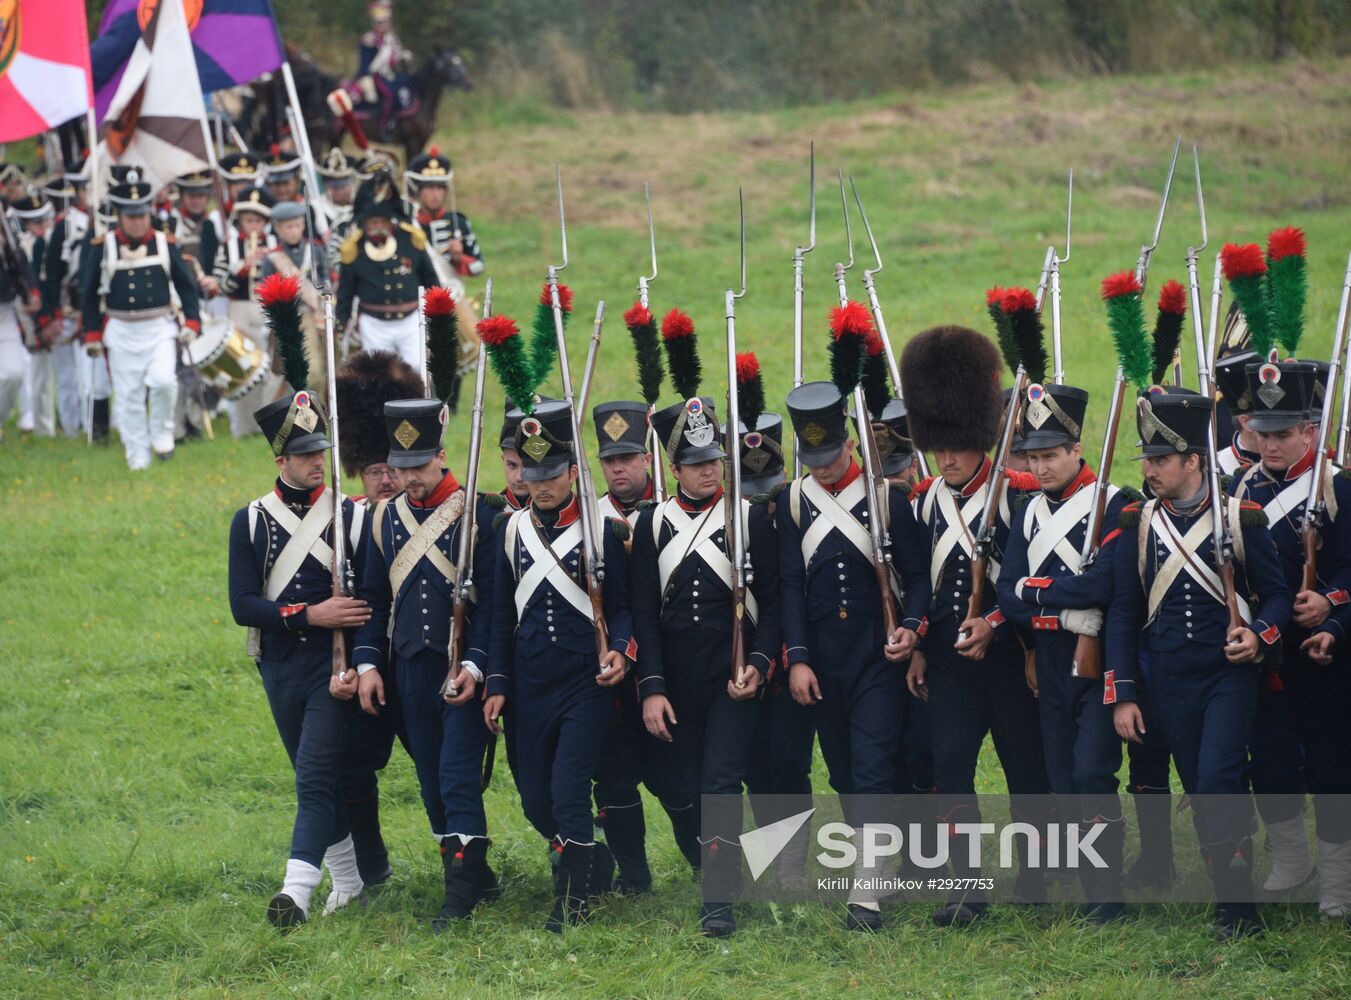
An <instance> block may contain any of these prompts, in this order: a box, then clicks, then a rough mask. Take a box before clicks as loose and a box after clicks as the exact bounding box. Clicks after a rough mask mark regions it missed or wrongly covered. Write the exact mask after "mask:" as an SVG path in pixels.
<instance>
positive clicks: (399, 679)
mask: <svg viewBox="0 0 1351 1000" xmlns="http://www.w3.org/2000/svg"><path fill="white" fill-rule="evenodd" d="M385 420H386V424H387V426H388V431H389V456H388V457H389V464H390V465H391V466H393V467H394V468H396V469H398V470H399V479H400V482H401V485H402V486H403V493H401V494H400V495H398V496H397V497H395V498H394V499H393V500H383V501H381V502H380V503H379V504H378V505H377V506H376V508H375V511H374V513H373V515H372V524H371V531H370V533H369V538H368V541H367V543H366V569H365V571H364V573H363V576H362V579H361V586H360V589H359V591H358V594H359V596H360V597H361V598H362V599H363V600H365V601H367V602H368V603H369V605H370V608H371V618H370V620H369V621H368V622H367V623H366V624H365V625H363V626H362V627H361V630H360V631H359V632H358V633H357V637H356V642H357V646H356V649H355V650H354V651H353V659H354V661H355V662H356V664H357V668H356V669H357V672H358V674H359V675H360V677H361V680H360V694H361V707H362V708H363V709H364V710H365V711H366V712H368V713H370V714H371V715H379V714H381V713H382V712H387V711H390V708H389V707H387V706H386V698H385V692H384V683H383V680H382V678H383V677H385V676H392V677H394V678H395V679H396V684H397V687H398V690H399V694H400V706H401V709H402V713H403V721H404V728H405V730H406V733H407V738H408V747H409V751H410V753H411V754H412V757H413V763H414V765H415V766H416V769H417V775H418V784H419V786H420V787H421V789H422V802H423V805H424V807H425V808H426V810H427V818H428V819H429V820H430V821H431V827H432V835H433V836H434V837H435V838H436V839H437V842H438V844H439V845H440V851H441V860H442V865H443V867H444V874H445V900H444V901H443V902H442V904H441V909H440V912H439V913H438V914H437V916H436V919H435V920H434V921H433V924H432V926H433V928H435V929H436V930H437V931H440V930H442V929H444V927H445V925H446V924H447V922H449V921H451V920H463V919H467V918H468V917H469V915H470V913H471V912H472V911H473V909H474V906H475V905H476V904H477V903H478V902H479V901H480V900H482V899H489V898H494V897H495V896H496V895H497V892H498V888H497V879H496V877H495V876H494V875H493V871H492V869H491V868H490V867H488V860H487V855H488V821H487V818H486V816H485V814H484V811H483V790H482V788H481V786H480V784H479V782H480V774H481V772H482V770H483V756H484V750H485V748H486V747H487V742H488V739H487V737H488V731H487V728H486V727H485V726H484V725H483V718H482V713H481V709H480V705H479V697H478V694H479V691H480V685H481V684H482V681H483V672H484V670H485V669H486V667H487V659H488V653H487V649H488V630H489V623H490V622H491V620H492V605H491V603H490V602H491V600H492V597H493V580H492V571H493V568H494V563H493V554H494V552H493V546H494V544H495V539H494V536H493V532H492V527H491V526H492V523H493V517H494V516H495V515H496V513H497V510H498V508H497V507H495V506H492V505H490V504H489V503H488V502H487V500H486V499H485V498H483V497H481V496H479V497H467V496H466V494H465V491H464V489H462V488H461V487H460V484H459V482H458V481H457V480H456V479H455V476H454V474H453V473H451V472H450V471H449V470H447V469H446V467H445V466H446V453H445V450H444V449H443V448H442V446H441V433H442V430H443V429H444V421H445V411H444V405H443V404H442V402H441V401H440V400H438V399H403V400H394V401H391V402H388V403H386V404H385ZM469 503H473V504H476V505H477V507H478V510H477V515H476V526H477V531H476V533H475V535H474V546H475V560H474V565H475V567H476V575H475V581H474V582H475V589H476V590H477V593H478V594H479V595H481V599H479V600H475V601H471V602H470V607H469V609H468V614H467V615H466V618H465V625H464V627H465V629H466V632H465V636H466V640H465V642H464V653H463V659H462V660H461V662H459V663H458V664H453V665H452V664H451V663H450V661H449V655H450V653H449V650H450V624H451V619H452V617H453V615H454V610H453V607H452V603H453V593H452V591H453V587H454V585H455V582H456V580H457V579H458V577H459V573H460V567H458V566H456V564H455V560H456V559H458V558H459V544H460V533H461V532H462V531H464V530H465V524H466V521H467V518H466V516H465V508H466V505H467V504H469ZM386 636H388V646H389V654H388V655H386ZM452 666H453V667H456V668H458V672H459V677H458V681H457V688H456V693H455V694H453V695H451V694H446V695H445V696H444V700H443V697H442V693H441V688H442V684H443V683H444V682H445V681H446V678H447V672H448V670H449V669H450V668H451V667H452Z"/></svg>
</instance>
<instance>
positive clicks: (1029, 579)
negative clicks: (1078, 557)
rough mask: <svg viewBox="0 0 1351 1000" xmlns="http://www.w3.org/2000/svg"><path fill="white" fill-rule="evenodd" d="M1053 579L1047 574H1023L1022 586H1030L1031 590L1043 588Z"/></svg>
mask: <svg viewBox="0 0 1351 1000" xmlns="http://www.w3.org/2000/svg"><path fill="white" fill-rule="evenodd" d="M1054 582H1055V580H1054V579H1053V578H1052V577H1049V576H1025V577H1023V586H1024V587H1031V588H1032V589H1033V590H1045V589H1046V588H1047V587H1049V586H1050V585H1051V584H1052V583H1054Z"/></svg>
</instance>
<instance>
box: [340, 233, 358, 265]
mask: <svg viewBox="0 0 1351 1000" xmlns="http://www.w3.org/2000/svg"><path fill="white" fill-rule="evenodd" d="M361 237H362V232H361V227H360V226H353V227H352V231H351V232H350V233H348V234H347V239H345V240H343V241H342V246H341V247H339V248H338V259H339V260H340V261H342V263H344V264H350V263H352V262H353V261H354V260H356V259H357V246H358V245H359V244H360V243H361Z"/></svg>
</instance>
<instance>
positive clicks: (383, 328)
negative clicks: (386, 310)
mask: <svg viewBox="0 0 1351 1000" xmlns="http://www.w3.org/2000/svg"><path fill="white" fill-rule="evenodd" d="M357 332H358V333H360V334H361V349H362V350H363V351H393V352H394V353H395V354H397V355H398V356H399V357H401V358H403V359H404V360H405V361H407V362H408V363H409V364H410V365H412V366H413V370H414V371H420V370H421V368H422V348H421V345H420V344H419V343H418V338H419V337H420V336H421V330H420V329H419V324H418V315H417V311H416V310H414V311H413V312H411V313H409V314H408V315H407V316H405V317H404V318H403V319H381V318H380V317H378V316H371V315H370V314H368V313H359V314H358V315H357Z"/></svg>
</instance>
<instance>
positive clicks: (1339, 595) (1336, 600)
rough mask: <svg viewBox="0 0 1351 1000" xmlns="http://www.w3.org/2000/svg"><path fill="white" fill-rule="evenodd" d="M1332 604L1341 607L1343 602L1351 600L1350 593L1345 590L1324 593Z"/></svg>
mask: <svg viewBox="0 0 1351 1000" xmlns="http://www.w3.org/2000/svg"><path fill="white" fill-rule="evenodd" d="M1324 596H1325V597H1326V598H1327V599H1328V600H1329V601H1330V602H1331V603H1332V604H1333V605H1335V606H1337V607H1341V606H1342V605H1343V604H1345V603H1347V602H1348V601H1351V594H1348V593H1347V592H1346V591H1345V590H1333V591H1329V592H1328V593H1327V594H1325V595H1324Z"/></svg>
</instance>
